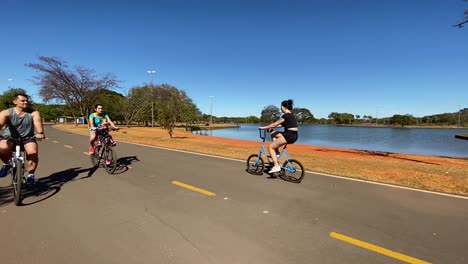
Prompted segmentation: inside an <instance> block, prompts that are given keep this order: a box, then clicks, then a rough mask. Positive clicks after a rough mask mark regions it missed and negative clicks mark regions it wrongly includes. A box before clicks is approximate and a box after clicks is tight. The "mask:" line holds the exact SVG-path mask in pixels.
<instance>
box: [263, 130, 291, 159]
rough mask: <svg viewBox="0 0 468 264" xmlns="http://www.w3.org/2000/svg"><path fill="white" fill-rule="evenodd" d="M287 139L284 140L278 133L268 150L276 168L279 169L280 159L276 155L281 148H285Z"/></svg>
mask: <svg viewBox="0 0 468 264" xmlns="http://www.w3.org/2000/svg"><path fill="white" fill-rule="evenodd" d="M286 143H287V142H286V139H285V138H284V136H283V134H281V133H278V134H276V136H275V140H274V141H273V142H272V143H271V144H270V146H269V147H268V150H269V152H270V156H271V159H272V160H273V162H274V167H278V166H279V164H278V158H277V157H276V153H277V152H278V149H279V148H280V147H281V146H284V145H285V144H286Z"/></svg>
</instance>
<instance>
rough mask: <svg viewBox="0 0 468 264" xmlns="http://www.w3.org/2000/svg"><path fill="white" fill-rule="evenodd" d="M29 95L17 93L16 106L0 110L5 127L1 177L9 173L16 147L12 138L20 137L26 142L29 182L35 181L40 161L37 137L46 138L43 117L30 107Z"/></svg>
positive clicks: (0, 153)
mask: <svg viewBox="0 0 468 264" xmlns="http://www.w3.org/2000/svg"><path fill="white" fill-rule="evenodd" d="M28 103H29V96H28V95H26V94H15V97H14V100H13V104H14V105H15V107H12V108H8V109H5V110H3V111H1V112H0V127H4V126H5V128H4V130H3V138H2V139H1V140H0V159H1V160H2V161H3V163H4V164H3V166H2V168H1V170H0V177H5V176H6V175H8V171H9V169H10V168H9V167H10V166H9V165H8V161H9V159H10V158H11V152H12V150H13V148H14V142H13V141H12V140H11V139H10V138H15V139H17V138H19V139H21V140H22V142H23V144H24V150H25V151H26V154H27V156H28V171H29V175H28V178H27V179H26V183H27V184H33V183H35V178H34V173H35V171H36V169H37V165H38V163H39V151H38V148H37V142H36V139H43V138H45V135H44V126H43V124H42V118H41V115H40V114H39V112H38V111H36V110H34V109H30V108H29V107H28Z"/></svg>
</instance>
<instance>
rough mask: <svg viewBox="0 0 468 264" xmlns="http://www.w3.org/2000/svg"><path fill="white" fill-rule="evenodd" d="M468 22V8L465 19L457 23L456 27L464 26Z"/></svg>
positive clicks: (467, 0) (466, 0)
mask: <svg viewBox="0 0 468 264" xmlns="http://www.w3.org/2000/svg"><path fill="white" fill-rule="evenodd" d="M465 2H468V0H465ZM466 23H468V9H467V10H465V20H463V21H462V22H460V23H458V24H455V25H454V27H459V28H461V27H463V25H464V24H466Z"/></svg>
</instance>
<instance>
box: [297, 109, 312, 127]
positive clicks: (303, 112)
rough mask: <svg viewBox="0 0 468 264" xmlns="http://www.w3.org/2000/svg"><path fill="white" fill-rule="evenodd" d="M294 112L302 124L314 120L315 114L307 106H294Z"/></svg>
mask: <svg viewBox="0 0 468 264" xmlns="http://www.w3.org/2000/svg"><path fill="white" fill-rule="evenodd" d="M292 113H293V114H294V116H295V117H296V120H297V121H298V122H299V123H300V124H304V123H305V122H307V121H308V122H312V121H313V120H314V115H313V114H312V113H311V112H310V111H309V109H306V108H293V110H292Z"/></svg>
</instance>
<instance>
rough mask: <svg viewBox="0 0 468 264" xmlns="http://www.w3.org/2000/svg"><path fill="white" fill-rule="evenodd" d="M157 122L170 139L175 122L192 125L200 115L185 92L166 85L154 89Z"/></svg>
mask: <svg viewBox="0 0 468 264" xmlns="http://www.w3.org/2000/svg"><path fill="white" fill-rule="evenodd" d="M155 94H156V106H157V107H156V109H157V120H158V122H159V124H160V125H161V126H162V127H163V128H164V129H166V130H167V132H168V133H169V136H170V137H172V133H173V131H174V127H175V125H176V122H177V121H180V122H189V123H192V122H194V121H195V120H196V118H197V114H199V113H200V111H199V110H198V108H197V107H196V106H195V104H194V103H193V102H192V99H190V98H189V97H188V96H187V94H186V93H185V91H181V90H178V89H177V88H176V87H173V86H171V85H168V84H163V85H161V86H158V87H157V88H156V89H155Z"/></svg>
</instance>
